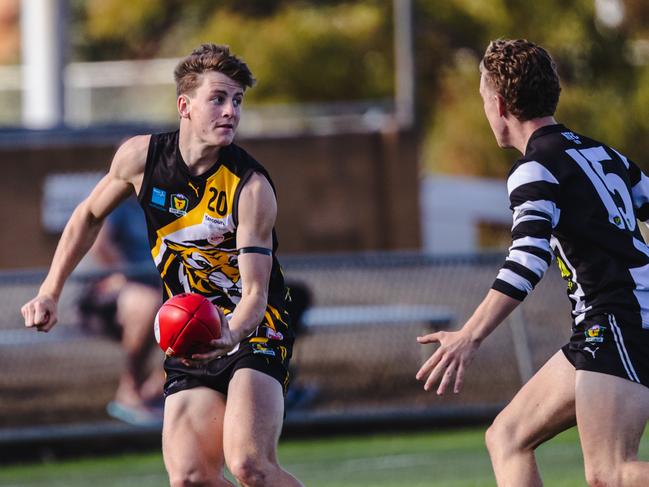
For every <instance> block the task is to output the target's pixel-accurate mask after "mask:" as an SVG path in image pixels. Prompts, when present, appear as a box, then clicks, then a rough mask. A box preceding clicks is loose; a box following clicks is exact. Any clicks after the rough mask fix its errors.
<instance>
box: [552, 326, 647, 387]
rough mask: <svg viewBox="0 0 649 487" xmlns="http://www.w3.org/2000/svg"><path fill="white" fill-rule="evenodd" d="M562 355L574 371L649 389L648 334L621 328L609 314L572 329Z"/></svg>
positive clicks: (644, 331)
mask: <svg viewBox="0 0 649 487" xmlns="http://www.w3.org/2000/svg"><path fill="white" fill-rule="evenodd" d="M562 351H563V353H564V354H565V356H566V358H567V359H568V360H569V361H570V363H572V364H573V365H574V366H575V369H576V370H589V371H591V372H601V373H602V374H608V375H614V376H617V377H622V378H624V379H628V380H630V381H633V382H637V383H639V384H643V385H645V386H647V387H649V330H645V329H642V328H639V327H638V328H636V327H633V328H632V327H629V326H624V325H623V324H622V323H619V322H618V320H617V319H616V317H615V316H614V315H612V314H602V315H598V316H593V317H589V318H586V319H584V320H583V321H582V322H581V323H579V324H578V325H574V326H573V327H572V336H571V337H570V342H569V343H568V344H566V345H564V346H563V347H562Z"/></svg>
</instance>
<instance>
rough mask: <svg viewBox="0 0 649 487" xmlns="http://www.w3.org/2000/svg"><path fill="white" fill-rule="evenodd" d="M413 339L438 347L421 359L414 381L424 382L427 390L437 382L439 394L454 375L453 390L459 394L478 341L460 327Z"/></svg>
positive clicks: (442, 392) (444, 389)
mask: <svg viewBox="0 0 649 487" xmlns="http://www.w3.org/2000/svg"><path fill="white" fill-rule="evenodd" d="M417 341H418V342H419V343H421V344H424V343H439V348H438V349H437V350H435V352H434V353H433V354H432V355H431V357H430V358H429V359H428V360H426V362H424V364H423V365H422V366H421V368H420V369H419V371H418V372H417V375H416V378H417V380H425V381H426V382H425V383H424V389H425V390H426V391H429V390H431V389H432V387H433V385H434V384H436V383H437V382H439V386H438V387H437V394H438V395H440V396H441V395H442V394H444V392H445V391H446V389H447V388H448V386H449V384H450V383H451V381H452V380H453V376H455V385H454V387H453V392H455V393H456V394H457V393H459V392H460V391H461V390H462V385H463V383H464V373H465V370H466V368H467V367H468V366H469V364H470V363H471V361H472V360H473V356H474V355H475V352H476V351H477V349H478V346H479V343H478V342H476V341H475V340H472V339H471V337H470V336H469V333H467V332H465V331H463V330H460V331H455V332H446V331H438V332H436V333H430V334H428V335H425V336H423V337H417Z"/></svg>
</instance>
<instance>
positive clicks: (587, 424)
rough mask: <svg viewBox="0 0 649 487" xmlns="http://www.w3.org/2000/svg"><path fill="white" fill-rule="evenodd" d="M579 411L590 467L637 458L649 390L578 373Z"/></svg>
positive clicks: (647, 416) (596, 374) (647, 414)
mask: <svg viewBox="0 0 649 487" xmlns="http://www.w3.org/2000/svg"><path fill="white" fill-rule="evenodd" d="M576 408H577V426H578V429H579V437H580V439H581V444H582V450H583V453H584V461H585V463H586V466H587V467H588V466H589V465H590V466H597V465H611V462H613V464H615V463H617V462H623V461H628V460H635V459H636V458H637V453H638V446H639V444H640V439H641V438H642V433H643V431H644V428H645V425H646V423H647V420H648V419H649V388H647V387H646V386H644V385H642V384H639V383H637V382H633V381H630V380H627V379H623V378H621V377H616V376H614V375H608V374H602V373H599V372H591V371H586V370H579V371H577V379H576Z"/></svg>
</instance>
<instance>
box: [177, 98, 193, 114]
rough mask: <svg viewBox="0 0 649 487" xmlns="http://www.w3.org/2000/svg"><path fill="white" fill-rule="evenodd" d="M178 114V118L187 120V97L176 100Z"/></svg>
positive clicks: (188, 109) (188, 105)
mask: <svg viewBox="0 0 649 487" xmlns="http://www.w3.org/2000/svg"><path fill="white" fill-rule="evenodd" d="M176 103H177V106H178V114H179V115H180V118H189V112H190V108H189V107H190V100H189V96H187V95H180V96H179V97H178V100H177V102H176Z"/></svg>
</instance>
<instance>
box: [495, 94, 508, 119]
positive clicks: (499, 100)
mask: <svg viewBox="0 0 649 487" xmlns="http://www.w3.org/2000/svg"><path fill="white" fill-rule="evenodd" d="M493 96H494V97H495V98H496V108H497V109H498V116H500V117H504V116H506V115H507V105H506V104H505V99H504V98H503V97H502V96H500V95H499V94H498V93H495V94H494V95H493Z"/></svg>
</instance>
